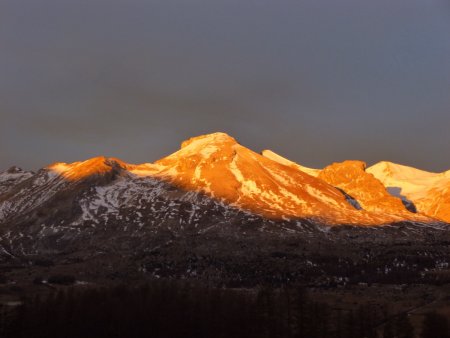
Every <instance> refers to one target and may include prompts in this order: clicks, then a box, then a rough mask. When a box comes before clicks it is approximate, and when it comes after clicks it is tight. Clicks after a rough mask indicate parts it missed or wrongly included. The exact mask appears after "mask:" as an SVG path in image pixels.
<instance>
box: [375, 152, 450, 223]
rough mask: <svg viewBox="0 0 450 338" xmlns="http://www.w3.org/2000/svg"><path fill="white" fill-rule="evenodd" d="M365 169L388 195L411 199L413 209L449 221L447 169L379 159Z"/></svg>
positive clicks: (449, 173) (449, 182)
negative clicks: (436, 171)
mask: <svg viewBox="0 0 450 338" xmlns="http://www.w3.org/2000/svg"><path fill="white" fill-rule="evenodd" d="M367 172H369V173H371V174H372V175H374V176H375V177H376V178H377V179H378V180H380V181H381V182H382V183H383V184H384V186H385V187H386V188H387V190H388V191H389V192H390V193H391V194H392V195H394V196H398V197H400V198H402V199H404V200H405V201H409V202H411V203H413V204H414V205H415V207H416V208H417V211H419V212H422V213H424V214H427V215H429V216H431V217H437V218H439V219H442V220H444V221H447V222H450V170H449V171H446V172H442V173H433V172H428V171H424V170H419V169H416V168H412V167H408V166H404V165H400V164H395V163H392V162H386V161H383V162H379V163H377V164H375V165H373V166H371V167H370V168H368V169H367Z"/></svg>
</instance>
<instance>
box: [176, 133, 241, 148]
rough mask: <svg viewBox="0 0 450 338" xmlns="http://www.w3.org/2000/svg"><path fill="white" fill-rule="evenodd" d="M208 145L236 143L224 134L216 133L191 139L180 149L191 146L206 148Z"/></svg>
mask: <svg viewBox="0 0 450 338" xmlns="http://www.w3.org/2000/svg"><path fill="white" fill-rule="evenodd" d="M208 144H237V141H236V139H234V138H233V137H231V136H230V135H228V134H226V133H222V132H217V133H211V134H205V135H200V136H196V137H191V138H190V139H188V140H186V141H183V142H182V143H181V149H183V148H186V147H188V146H192V145H195V146H196V147H199V146H207V145H208Z"/></svg>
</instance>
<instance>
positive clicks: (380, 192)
mask: <svg viewBox="0 0 450 338" xmlns="http://www.w3.org/2000/svg"><path fill="white" fill-rule="evenodd" d="M392 172H394V173H396V174H392ZM39 173H40V174H39ZM42 173H45V174H48V175H49V177H53V178H54V182H55V184H57V185H58V184H62V183H61V182H59V181H58V180H59V179H60V178H63V179H65V180H67V181H68V182H67V183H70V182H75V181H82V180H84V179H88V178H89V177H97V178H98V177H106V176H110V177H111V178H113V177H115V176H117V175H119V176H120V175H123V176H132V177H134V178H136V179H160V180H163V181H165V182H167V183H169V184H172V185H175V186H177V187H178V188H181V189H183V190H186V191H191V192H195V193H204V194H206V195H208V196H209V197H211V198H214V199H217V200H218V201H220V202H221V203H224V204H227V205H230V206H232V207H236V208H238V209H242V210H244V211H248V212H250V213H254V214H256V215H259V216H262V217H268V218H272V219H281V220H283V219H310V220H313V221H316V222H319V223H321V224H328V225H337V224H351V225H365V226H373V225H384V224H389V223H392V222H401V221H412V222H429V223H432V222H434V221H444V222H449V221H450V206H448V207H447V204H449V203H450V202H448V198H449V197H450V188H449V187H450V171H448V172H445V173H441V174H435V173H427V172H425V171H421V170H418V169H414V168H410V167H406V166H401V165H395V164H390V162H380V163H378V164H375V165H374V166H371V167H369V168H366V164H365V163H364V162H362V161H344V162H341V163H334V164H331V165H329V166H327V167H325V168H324V169H312V168H307V167H304V166H301V165H300V164H297V163H295V162H293V161H290V160H288V159H286V158H284V157H282V156H280V155H278V154H276V153H274V152H272V151H269V150H264V151H263V152H262V153H261V154H258V153H256V152H254V151H252V150H250V149H248V148H246V147H244V146H242V145H240V144H239V143H238V142H237V141H236V139H234V138H233V137H231V136H229V135H227V134H225V133H220V132H218V133H212V134H206V135H201V136H197V137H193V138H190V139H188V140H186V141H183V142H182V144H181V148H180V149H179V150H178V151H176V152H174V153H172V154H170V155H168V156H166V157H164V158H162V159H160V160H158V161H156V162H154V163H144V164H128V163H126V162H124V161H122V160H120V159H117V158H113V157H110V158H107V157H103V156H99V157H94V158H91V159H88V160H86V161H79V162H73V163H70V164H68V163H60V162H57V163H54V164H51V165H49V166H47V167H45V168H43V169H41V170H40V171H39V172H38V173H37V174H34V175H33V174H32V173H31V172H24V171H22V170H21V169H18V168H11V169H9V170H8V171H6V172H3V173H0V193H1V194H2V195H0V202H1V201H2V200H3V203H2V204H0V221H1V217H2V215H3V216H4V215H5V209H7V207H8V201H7V198H6V197H5V196H6V195H5V193H6V192H7V191H8V189H9V190H10V187H9V188H7V187H8V186H14V185H19V184H23V182H26V181H28V180H30V179H32V178H33V177H34V176H39V175H43V174H42ZM405 174H408V175H409V176H408V177H409V178H408V177H407V178H405V177H404V176H405ZM402 175H403V176H402ZM418 176H420V177H425V178H427V177H428V181H427V182H432V183H433V184H431V186H430V188H429V189H428V190H429V194H430V195H431V194H432V197H430V198H428V199H426V201H425V202H423V197H421V198H418V197H417V196H416V195H417V194H416V195H414V194H411V193H409V194H408V193H407V194H406V195H405V196H403V195H402V194H399V193H395V192H393V190H392V184H393V183H392V182H393V180H395V179H397V181H398V182H403V188H401V187H400V188H401V189H403V190H404V189H405V187H406V186H408V184H411V183H408V182H411V181H414V179H415V178H417V177H418ZM447 176H448V180H447ZM436 177H438V178H439V179H438V178H436ZM408 180H409V181H408ZM397 181H395V182H397ZM58 182H59V183H58ZM405 182H406V183H405ZM421 182H422V183H423V180H422V181H421ZM442 182H445V183H446V184H447V183H448V187H447V188H445V187H444V188H442V187H441V186H440V184H441V183H442ZM52 189H53V190H55V189H56V188H55V187H53V188H51V189H50V190H52ZM44 190H45V189H44ZM406 190H407V189H406ZM424 190H425V191H426V192H427V191H428V190H426V189H425V188H424ZM19 194H20V192H19ZM413 195H414V196H413ZM447 195H449V196H447ZM5 201H6V202H5ZM5 203H6V204H5ZM12 203H14V202H12ZM10 204H11V202H10ZM416 204H417V205H418V208H417V209H416ZM425 204H426V207H424V206H423V205H425ZM5 205H6V207H5ZM442 205H444V206H445V208H442ZM6 212H7V211H6Z"/></svg>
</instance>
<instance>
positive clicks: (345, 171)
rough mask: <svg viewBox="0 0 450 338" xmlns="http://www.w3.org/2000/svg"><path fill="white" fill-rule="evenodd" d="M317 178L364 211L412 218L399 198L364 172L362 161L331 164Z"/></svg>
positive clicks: (364, 165)
mask: <svg viewBox="0 0 450 338" xmlns="http://www.w3.org/2000/svg"><path fill="white" fill-rule="evenodd" d="M318 177H319V178H320V179H322V180H324V181H325V182H327V183H329V184H331V185H333V186H335V187H338V188H340V189H342V190H343V191H345V192H346V193H347V194H348V195H350V196H351V197H352V198H354V199H355V200H356V201H358V203H359V205H360V206H361V208H362V209H364V210H368V211H371V212H379V213H385V214H390V215H397V216H401V217H405V218H413V217H414V215H411V213H410V212H408V210H407V209H406V208H405V206H404V205H403V203H402V201H401V199H400V198H398V197H394V196H392V195H391V194H389V193H388V192H387V190H386V188H385V187H384V185H383V184H382V183H381V182H380V181H379V180H377V179H376V178H375V177H374V176H373V175H372V174H370V173H367V172H366V164H365V163H364V162H362V161H344V162H341V163H333V164H331V165H329V166H328V167H326V168H325V169H323V170H322V171H321V172H320V174H319V176H318Z"/></svg>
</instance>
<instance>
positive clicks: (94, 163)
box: [46, 156, 128, 181]
mask: <svg viewBox="0 0 450 338" xmlns="http://www.w3.org/2000/svg"><path fill="white" fill-rule="evenodd" d="M127 167H128V165H127V164H126V163H125V162H123V161H122V160H119V159H117V158H113V157H105V156H98V157H93V158H91V159H89V160H86V161H81V162H73V163H63V162H57V163H54V164H52V165H50V166H48V167H47V168H46V169H48V170H50V171H51V172H54V173H56V174H58V175H60V176H62V177H64V178H66V179H68V180H71V181H76V180H80V179H83V178H86V177H89V176H92V175H103V174H106V173H109V172H112V171H114V170H117V169H126V168H127Z"/></svg>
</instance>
